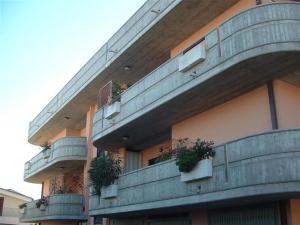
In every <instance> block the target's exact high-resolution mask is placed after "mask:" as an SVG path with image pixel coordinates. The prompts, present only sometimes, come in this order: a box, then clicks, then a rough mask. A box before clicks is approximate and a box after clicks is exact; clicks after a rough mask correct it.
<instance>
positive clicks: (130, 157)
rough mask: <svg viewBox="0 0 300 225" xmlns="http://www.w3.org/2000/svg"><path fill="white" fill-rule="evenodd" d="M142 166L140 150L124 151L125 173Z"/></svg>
mask: <svg viewBox="0 0 300 225" xmlns="http://www.w3.org/2000/svg"><path fill="white" fill-rule="evenodd" d="M141 167H142V157H141V152H136V151H130V150H127V151H126V156H125V173H128V172H130V171H134V170H137V169H139V168H141Z"/></svg>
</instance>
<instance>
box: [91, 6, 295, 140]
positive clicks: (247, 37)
mask: <svg viewBox="0 0 300 225" xmlns="http://www.w3.org/2000/svg"><path fill="white" fill-rule="evenodd" d="M299 31H300V4H299V3H282V4H279V3H278V4H267V5H261V6H258V7H254V8H251V9H248V10H246V11H243V12H241V13H239V14H237V15H236V16H233V17H232V18H230V19H229V20H228V21H226V22H224V23H223V24H222V25H220V26H219V27H218V28H216V29H214V30H213V31H211V32H210V33H208V34H207V35H206V36H205V48H206V50H205V51H206V59H205V60H204V61H203V62H201V63H200V64H198V65H196V66H194V67H193V68H191V69H190V70H188V71H186V72H179V70H178V58H179V57H181V55H179V56H177V57H175V58H172V59H170V60H169V61H167V62H166V63H164V64H163V65H161V66H160V67H158V68H157V69H156V70H154V71H153V72H151V73H150V74H148V75H147V76H146V77H144V78H143V79H141V80H139V81H138V82H137V83H135V84H134V85H132V86H131V87H130V88H129V89H128V90H127V91H126V92H124V93H123V94H122V95H121V109H120V113H119V114H118V115H116V116H115V117H114V118H113V120H112V121H111V120H107V119H103V118H104V117H103V111H104V108H101V109H99V110H98V111H97V112H96V113H95V116H94V127H93V141H94V142H95V141H98V140H100V139H101V138H102V137H104V136H105V135H108V134H112V133H113V132H114V131H116V130H117V129H119V128H121V127H123V126H125V125H128V124H129V123H131V122H133V121H134V120H135V119H137V118H141V117H142V116H144V115H146V113H148V112H150V111H152V110H154V109H156V108H158V107H162V105H164V104H165V103H167V102H169V101H170V100H172V99H174V98H176V97H178V96H179V95H183V94H184V93H186V92H187V91H189V90H191V89H192V88H194V87H197V86H200V85H201V84H202V83H204V82H206V81H207V80H209V79H212V78H214V77H216V76H217V75H218V74H220V73H222V72H223V71H225V70H226V69H229V68H231V67H233V66H234V65H237V64H239V63H241V62H244V61H246V60H247V59H250V58H253V57H257V56H261V55H265V54H268V53H270V54H271V53H276V52H289V51H300V32H299ZM261 77H262V75H261ZM261 77H260V79H263V78H261ZM105 107H107V106H105ZM169 108H170V107H169ZM164 112H165V111H164ZM158 117H159V116H158ZM158 120H159V119H158Z"/></svg>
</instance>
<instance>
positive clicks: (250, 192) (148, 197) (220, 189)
mask: <svg viewBox="0 0 300 225" xmlns="http://www.w3.org/2000/svg"><path fill="white" fill-rule="evenodd" d="M215 150H216V155H215V157H214V159H213V176H212V178H207V179H203V180H198V181H193V182H189V183H185V182H181V181H180V172H179V170H178V168H177V166H176V164H175V161H174V160H169V161H165V162H162V163H159V164H156V165H153V166H149V167H145V168H142V169H139V170H136V171H133V172H130V173H127V174H124V175H123V176H121V177H120V178H119V179H118V195H117V197H115V198H111V199H102V198H101V200H100V202H99V199H98V196H91V197H90V199H89V210H90V215H103V216H110V217H114V216H120V215H126V214H130V213H131V214H130V215H133V213H134V214H135V215H139V214H142V213H147V212H153V211H156V210H161V209H164V212H167V211H168V210H172V212H174V210H176V209H182V210H186V209H187V207H194V206H201V207H206V206H207V205H212V204H216V203H217V204H222V203H223V204H225V203H233V204H234V203H237V202H239V201H246V200H248V201H250V200H251V201H254V202H255V201H260V200H262V199H264V200H267V199H268V198H271V199H272V200H274V199H285V198H288V197H295V196H299V195H300V129H293V130H278V131H270V132H266V133H261V134H256V135H253V136H248V137H245V138H241V139H238V140H233V141H230V142H228V143H225V144H222V145H218V146H216V147H215ZM182 210H181V212H182Z"/></svg>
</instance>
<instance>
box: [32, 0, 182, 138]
mask: <svg viewBox="0 0 300 225" xmlns="http://www.w3.org/2000/svg"><path fill="white" fill-rule="evenodd" d="M181 1H182V0H154V1H147V2H146V3H145V4H144V5H143V6H142V7H141V8H140V9H139V10H138V11H137V12H136V13H135V14H134V15H133V16H132V17H131V18H130V19H129V20H128V21H127V22H126V23H125V24H124V25H123V26H122V27H121V28H120V29H119V30H118V31H117V32H116V33H115V34H114V35H113V36H112V37H111V38H110V39H109V40H108V41H107V43H105V44H104V45H103V46H102V47H101V48H100V49H99V50H98V51H97V52H96V54H95V55H94V56H93V57H92V58H91V59H90V60H89V61H88V62H87V63H86V64H85V65H84V66H83V67H82V68H81V69H80V70H79V71H78V73H77V74H76V75H75V76H74V77H73V78H72V79H71V80H70V81H69V82H68V83H67V84H66V85H65V86H64V87H63V89H62V90H61V91H60V92H59V93H58V94H57V95H56V96H55V97H54V98H53V99H52V100H51V101H50V102H49V103H48V104H47V105H46V107H45V108H44V109H43V110H42V111H41V112H40V113H39V114H38V115H37V116H36V117H35V118H34V119H33V120H32V121H31V122H30V124H29V131H28V137H29V139H30V138H31V137H32V136H33V135H34V134H35V133H37V132H38V131H39V130H40V129H41V128H42V127H43V125H44V124H45V123H47V121H48V120H50V119H51V118H52V116H53V115H55V114H56V113H57V112H58V111H59V110H60V109H61V108H62V107H63V106H65V105H66V104H67V103H68V102H69V101H70V100H71V99H73V98H74V97H75V96H76V95H77V94H78V93H79V92H80V91H81V90H82V89H83V88H85V87H86V86H88V84H90V83H91V81H92V80H93V79H94V78H95V77H96V76H97V75H99V74H100V73H101V72H102V71H103V70H105V69H106V68H107V67H108V66H109V65H110V64H111V63H112V62H113V61H114V60H115V59H116V58H118V57H119V56H120V55H121V54H122V53H123V52H124V51H125V50H126V49H128V48H129V47H130V46H131V44H132V43H133V42H134V41H135V40H136V39H138V38H139V37H140V36H142V35H143V34H144V33H146V32H147V30H149V29H150V28H151V27H152V26H153V25H154V24H155V23H156V22H157V21H159V20H160V19H161V18H162V17H163V16H164V15H165V14H167V13H168V12H169V11H170V10H172V9H173V8H174V7H175V6H176V5H177V4H179V3H180V2H181ZM155 12H159V13H155ZM49 112H51V113H49Z"/></svg>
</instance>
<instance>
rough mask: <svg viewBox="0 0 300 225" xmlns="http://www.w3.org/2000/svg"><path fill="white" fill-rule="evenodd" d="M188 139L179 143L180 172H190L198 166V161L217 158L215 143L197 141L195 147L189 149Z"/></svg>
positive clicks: (178, 162) (178, 164)
mask: <svg viewBox="0 0 300 225" xmlns="http://www.w3.org/2000/svg"><path fill="white" fill-rule="evenodd" d="M186 142H187V139H184V141H179V148H178V149H177V155H176V165H177V166H178V168H179V171H180V172H190V171H191V170H193V169H194V167H195V166H196V165H197V163H198V161H200V160H203V159H208V158H210V157H214V156H215V151H214V150H213V148H212V146H213V144H214V143H213V142H211V141H210V142H207V141H201V140H200V139H197V141H196V142H195V143H194V145H193V146H191V147H187V145H186Z"/></svg>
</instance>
